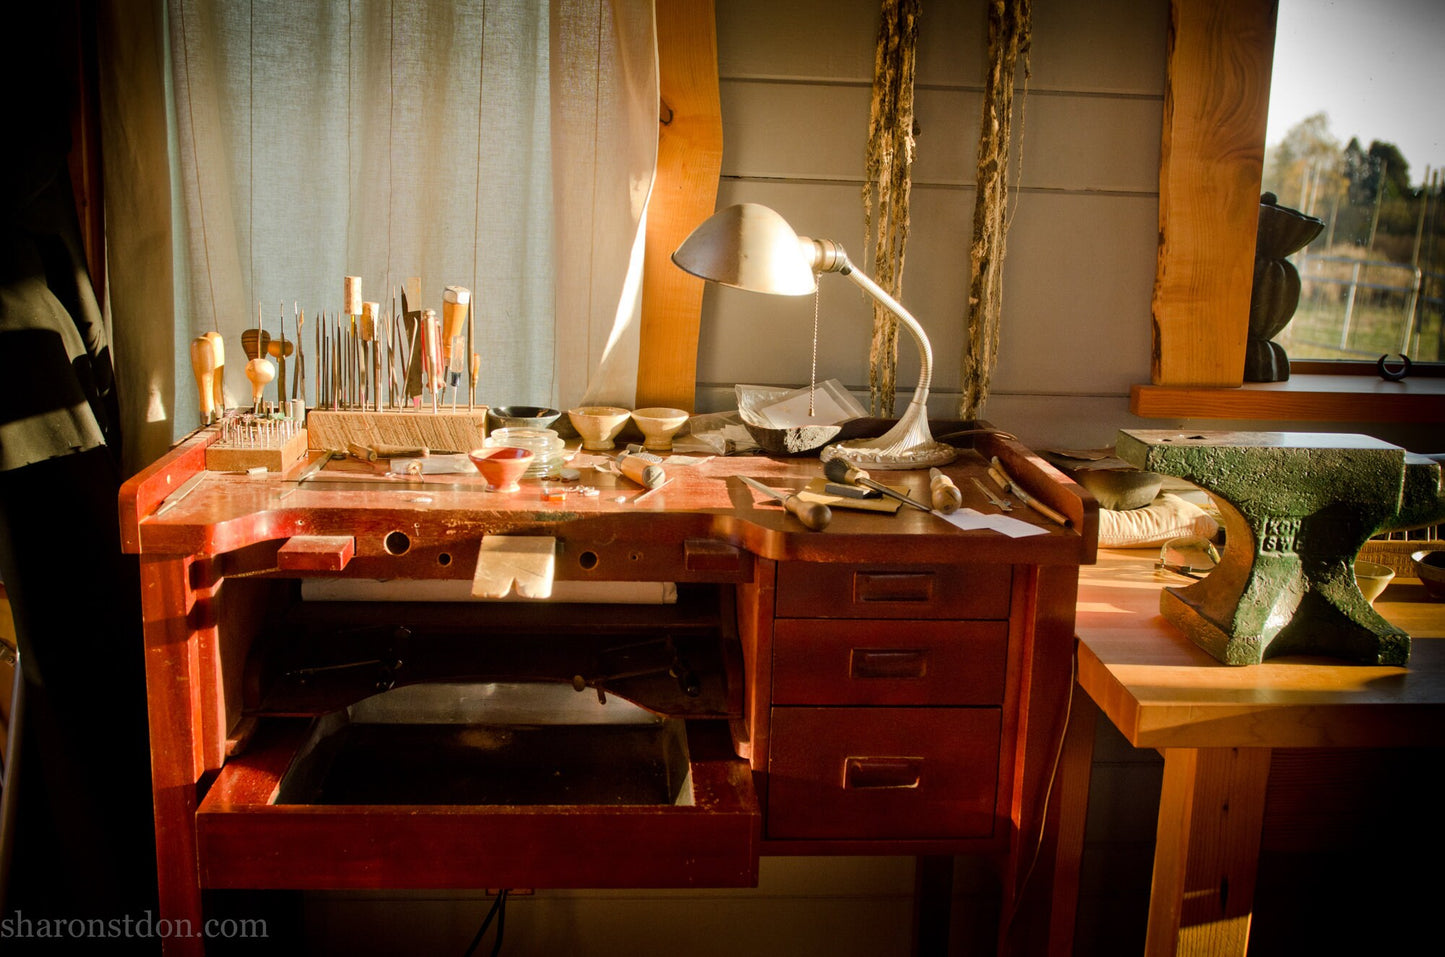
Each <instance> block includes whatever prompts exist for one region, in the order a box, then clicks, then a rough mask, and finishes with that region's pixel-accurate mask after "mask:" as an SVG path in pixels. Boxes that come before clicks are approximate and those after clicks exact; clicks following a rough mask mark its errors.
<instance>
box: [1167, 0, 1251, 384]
mask: <svg viewBox="0 0 1445 957" xmlns="http://www.w3.org/2000/svg"><path fill="white" fill-rule="evenodd" d="M1275 12H1276V5H1275V4H1273V3H1260V2H1258V0H1173V2H1172V3H1171V5H1170V21H1169V44H1168V72H1169V75H1168V85H1167V93H1166V96H1165V100H1164V134H1163V143H1162V147H1161V151H1160V164H1159V264H1158V270H1157V272H1156V275H1155V281H1154V306H1153V313H1154V357H1153V363H1152V372H1151V379H1152V381H1153V383H1154V384H1155V385H1235V386H1237V385H1239V384H1240V383H1241V382H1242V381H1243V379H1244V343H1245V339H1246V337H1247V334H1248V330H1249V293H1250V287H1251V285H1252V284H1253V279H1254V240H1255V232H1256V231H1257V229H1258V225H1259V190H1260V182H1261V179H1262V174H1263V168H1264V139H1265V126H1266V120H1267V117H1268V111H1269V76H1270V69H1271V66H1272V64H1273V60H1274V30H1275ZM1206 78H1207V80H1206ZM1201 342H1205V343H1209V346H1208V347H1205V348H1201V347H1200V346H1199V343H1201Z"/></svg>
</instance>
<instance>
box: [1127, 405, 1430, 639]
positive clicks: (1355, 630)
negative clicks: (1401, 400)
mask: <svg viewBox="0 0 1445 957" xmlns="http://www.w3.org/2000/svg"><path fill="white" fill-rule="evenodd" d="M1115 451H1116V454H1117V455H1118V456H1119V457H1120V458H1122V459H1124V460H1125V461H1126V462H1129V463H1130V464H1131V465H1135V466H1138V467H1139V468H1141V469H1146V470H1148V471H1151V472H1158V473H1160V474H1163V475H1173V476H1176V477H1178V478H1182V479H1184V480H1185V481H1187V482H1192V483H1194V484H1195V485H1198V486H1199V487H1200V488H1202V489H1204V490H1205V491H1207V492H1208V493H1209V494H1210V496H1211V497H1212V498H1213V499H1214V501H1215V503H1216V504H1217V505H1218V506H1219V511H1220V513H1221V515H1222V516H1223V519H1224V535H1225V545H1224V552H1223V554H1222V555H1221V556H1220V561H1219V563H1218V565H1216V566H1215V568H1214V569H1213V570H1212V571H1211V572H1210V573H1209V574H1208V575H1207V576H1206V577H1205V578H1204V579H1202V580H1201V581H1198V582H1196V583H1194V584H1192V585H1186V586H1182V587H1174V586H1170V587H1166V588H1165V589H1164V591H1163V592H1162V593H1161V595H1160V599H1159V610H1160V612H1161V613H1162V614H1163V615H1164V617H1165V618H1166V619H1168V620H1169V621H1171V622H1173V623H1174V624H1175V625H1176V626H1178V627H1179V628H1180V629H1181V630H1183V631H1184V633H1185V634H1186V635H1188V636H1189V638H1190V639H1191V640H1193V641H1194V642H1195V643H1196V644H1198V645H1199V646H1200V647H1202V648H1204V649H1205V650H1206V651H1208V652H1209V653H1210V654H1211V655H1213V656H1214V657H1215V658H1218V659H1219V660H1220V661H1222V662H1224V663H1225V664H1230V665H1247V664H1258V663H1259V662H1261V661H1263V660H1264V659H1265V658H1272V657H1276V656H1278V655H1324V656H1328V657H1332V658H1343V659H1348V660H1350V661H1355V662H1359V663H1361V664H1385V665H1403V664H1405V662H1406V661H1408V660H1409V657H1410V636H1409V635H1408V634H1406V633H1405V632H1404V631H1402V630H1401V629H1399V628H1397V627H1395V626H1394V625H1392V624H1390V623H1389V622H1388V621H1386V620H1385V619H1384V618H1382V617H1380V615H1379V614H1378V613H1377V612H1376V611H1375V610H1374V608H1372V607H1371V606H1370V603H1369V602H1368V601H1366V600H1365V596H1364V595H1362V594H1361V593H1360V588H1359V585H1358V583H1357V582H1356V581H1355V571H1354V565H1355V557H1356V556H1357V555H1358V554H1359V552H1360V548H1361V546H1363V545H1364V544H1365V542H1366V541H1367V540H1368V539H1369V538H1370V537H1371V536H1373V535H1375V534H1377V533H1380V532H1387V531H1396V530H1399V529H1406V528H1414V527H1418V526H1421V525H1427V524H1430V523H1432V522H1438V521H1440V520H1441V519H1442V518H1445V497H1442V489H1441V475H1440V465H1439V463H1437V462H1435V461H1433V460H1431V459H1429V458H1426V457H1424V456H1420V455H1414V454H1412V453H1409V452H1407V451H1405V450H1404V449H1402V448H1400V447H1398V446H1394V445H1390V444H1389V443H1386V442H1381V441H1379V440H1378V439H1374V438H1371V437H1370V436H1366V435H1348V434H1331V433H1314V432H1172V431H1163V430H1157V431H1155V430H1151V431H1133V430H1122V431H1120V433H1119V436H1118V441H1117V443H1116V449H1115Z"/></svg>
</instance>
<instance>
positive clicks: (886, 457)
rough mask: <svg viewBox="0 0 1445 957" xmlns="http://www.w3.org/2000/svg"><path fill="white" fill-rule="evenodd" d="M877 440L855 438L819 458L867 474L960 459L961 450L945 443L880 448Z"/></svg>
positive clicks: (831, 448) (922, 466) (819, 454)
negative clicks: (842, 463) (851, 467)
mask: <svg viewBox="0 0 1445 957" xmlns="http://www.w3.org/2000/svg"><path fill="white" fill-rule="evenodd" d="M877 441H878V440H877V439H853V440H851V441H848V442H839V443H837V444H836V445H830V446H828V447H827V448H825V449H823V451H822V452H820V453H818V459H819V460H820V461H823V462H827V461H829V460H830V459H834V458H841V459H843V460H844V461H846V462H847V463H848V464H849V465H851V466H853V467H854V468H859V469H862V470H863V471H865V472H869V471H873V472H887V471H900V470H903V469H926V468H935V467H937V466H941V465H947V464H948V463H949V462H952V461H953V460H954V459H956V458H958V449H956V448H954V447H953V446H951V445H945V444H943V443H942V442H928V443H924V444H920V445H913V446H909V447H907V448H897V447H886V448H884V447H879V446H878V445H877V444H876V443H877Z"/></svg>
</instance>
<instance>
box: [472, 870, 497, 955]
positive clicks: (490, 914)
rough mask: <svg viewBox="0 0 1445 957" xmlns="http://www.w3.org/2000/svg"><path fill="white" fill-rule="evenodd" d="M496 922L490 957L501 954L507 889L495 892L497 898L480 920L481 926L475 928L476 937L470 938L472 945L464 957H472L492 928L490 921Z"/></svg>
mask: <svg viewBox="0 0 1445 957" xmlns="http://www.w3.org/2000/svg"><path fill="white" fill-rule="evenodd" d="M494 918H495V919H496V921H497V939H496V940H494V941H492V957H497V955H498V954H500V953H501V952H502V933H503V931H504V930H505V929H506V926H507V889H506V888H505V887H504V888H502V889H501V890H499V891H497V897H496V899H495V900H493V901H492V907H491V910H489V911H487V916H486V917H485V918H483V920H482V926H481V927H478V928H477V936H475V937H473V938H472V943H471V945H470V946H468V947H467V953H466V957H472V954H474V953H476V950H477V945H479V944H480V943H481V942H482V937H483V936H484V935H485V934H486V933H487V928H488V927H491V926H492V920H493V919H494Z"/></svg>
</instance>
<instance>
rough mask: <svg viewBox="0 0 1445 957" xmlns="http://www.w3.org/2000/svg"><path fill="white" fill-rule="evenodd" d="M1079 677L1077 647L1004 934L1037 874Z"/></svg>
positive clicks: (1004, 924)
mask: <svg viewBox="0 0 1445 957" xmlns="http://www.w3.org/2000/svg"><path fill="white" fill-rule="evenodd" d="M1076 644H1077V642H1076ZM1078 680H1079V655H1078V649H1077V647H1076V648H1075V651H1074V654H1073V656H1072V659H1071V660H1070V662H1069V693H1068V696H1067V697H1066V698H1065V699H1064V721H1063V727H1062V728H1061V729H1060V731H1059V743H1058V747H1057V748H1056V749H1055V750H1054V760H1053V766H1052V767H1051V768H1050V769H1049V779H1048V781H1047V783H1046V784H1045V785H1044V795H1043V806H1042V807H1041V808H1040V813H1039V827H1038V837H1037V840H1035V841H1034V846H1033V851H1032V853H1031V854H1030V856H1029V863H1028V867H1027V868H1025V869H1024V876H1023V880H1022V881H1020V882H1019V883H1018V889H1017V891H1016V892H1015V894H1014V897H1013V900H1012V901H1011V902H1010V904H1009V910H1008V913H1007V914H1005V915H1004V916H1003V919H1002V920H1001V921H1000V923H1001V925H1002V926H1003V927H1004V936H1009V935H1011V934H1012V933H1013V924H1014V920H1015V919H1016V918H1017V917H1018V915H1019V908H1020V905H1021V904H1022V903H1023V897H1024V892H1025V890H1027V888H1028V886H1029V881H1030V880H1031V879H1032V878H1033V876H1034V868H1035V867H1036V866H1037V865H1038V862H1039V854H1040V853H1041V852H1042V851H1043V847H1044V832H1045V831H1046V830H1047V828H1048V821H1049V801H1050V800H1051V799H1052V797H1053V793H1054V784H1055V783H1056V782H1057V779H1058V775H1059V765H1060V764H1061V763H1063V758H1064V742H1065V739H1066V738H1067V737H1068V733H1069V718H1070V717H1071V716H1072V714H1073V710H1074V689H1075V685H1076V683H1077V682H1078Z"/></svg>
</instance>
